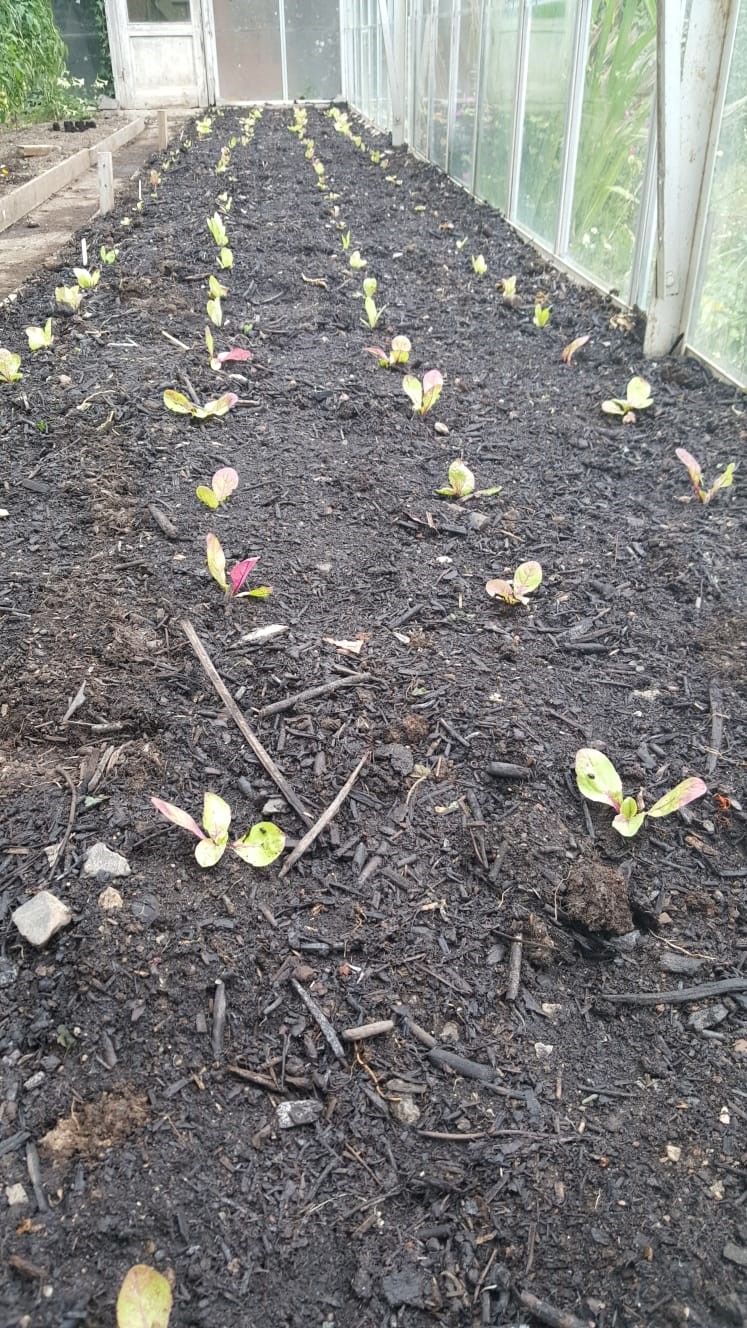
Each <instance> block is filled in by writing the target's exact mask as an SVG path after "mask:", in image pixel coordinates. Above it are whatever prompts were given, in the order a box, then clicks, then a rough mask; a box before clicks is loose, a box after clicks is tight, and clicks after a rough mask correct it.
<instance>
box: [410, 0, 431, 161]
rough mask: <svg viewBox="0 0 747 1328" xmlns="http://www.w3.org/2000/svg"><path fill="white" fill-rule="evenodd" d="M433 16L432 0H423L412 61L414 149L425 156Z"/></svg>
mask: <svg viewBox="0 0 747 1328" xmlns="http://www.w3.org/2000/svg"><path fill="white" fill-rule="evenodd" d="M433 22H434V20H433V17H432V14H431V0H421V3H420V7H419V9H418V11H417V12H416V14H415V21H414V24H413V28H414V33H413V45H414V51H413V60H414V65H415V69H414V79H413V84H414V93H413V98H414V116H413V119H414V124H413V135H412V146H413V148H414V149H415V151H416V152H419V153H420V155H421V156H422V157H427V156H428V116H429V111H430V98H429V95H428V89H429V87H430V82H431V59H432V51H433Z"/></svg>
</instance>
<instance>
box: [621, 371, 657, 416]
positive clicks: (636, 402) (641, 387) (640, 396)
mask: <svg viewBox="0 0 747 1328" xmlns="http://www.w3.org/2000/svg"><path fill="white" fill-rule="evenodd" d="M653 403H654V399H653V397H652V396H651V384H650V383H647V382H646V379H645V378H638V377H635V378H631V380H630V382H629V383H628V400H627V406H628V409H629V410H645V409H646V408H647V406H652V405H653Z"/></svg>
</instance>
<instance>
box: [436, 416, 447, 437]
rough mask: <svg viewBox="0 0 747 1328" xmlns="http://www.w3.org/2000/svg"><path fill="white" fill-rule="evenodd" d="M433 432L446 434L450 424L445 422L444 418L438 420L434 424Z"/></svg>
mask: <svg viewBox="0 0 747 1328" xmlns="http://www.w3.org/2000/svg"><path fill="white" fill-rule="evenodd" d="M433 432H434V433H440V434H443V435H444V436H445V435H446V434H447V433H448V432H449V426H448V424H444V423H443V421H442V420H436V423H435V424H434V426H433Z"/></svg>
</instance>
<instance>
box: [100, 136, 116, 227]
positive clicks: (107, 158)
mask: <svg viewBox="0 0 747 1328" xmlns="http://www.w3.org/2000/svg"><path fill="white" fill-rule="evenodd" d="M96 170H97V173H98V177H99V212H100V213H101V216H102V217H103V216H105V215H106V213H107V212H112V211H113V209H114V167H113V165H112V154H111V152H99V153H97V154H96Z"/></svg>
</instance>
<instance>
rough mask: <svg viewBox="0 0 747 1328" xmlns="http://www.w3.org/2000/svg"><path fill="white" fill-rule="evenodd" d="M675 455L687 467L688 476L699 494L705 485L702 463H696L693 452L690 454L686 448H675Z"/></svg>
mask: <svg viewBox="0 0 747 1328" xmlns="http://www.w3.org/2000/svg"><path fill="white" fill-rule="evenodd" d="M674 455H675V456H676V457H677V460H678V461H681V462H682V464H683V466H684V467H685V469H686V471H687V473H688V475H689V476H690V481H691V483H692V486H693V488H694V489H695V491H696V492H699V491H700V488H701V486H702V483H703V470H702V467H701V464H700V462H699V461H696V459H695V457H694V456H693V454H692V452H688V451H687V449H686V448H684V447H677V448H675V452H674Z"/></svg>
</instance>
